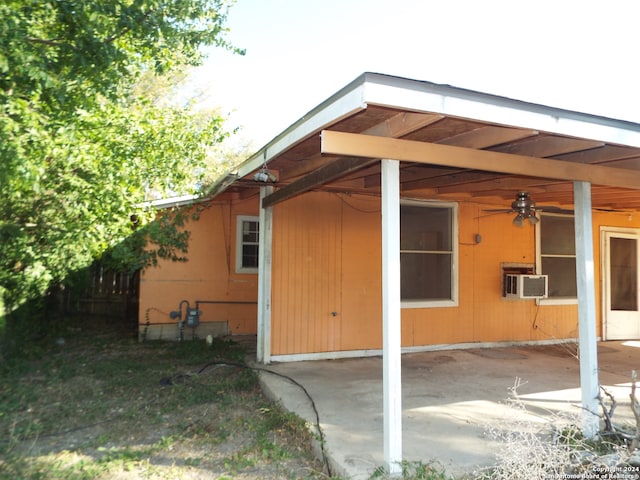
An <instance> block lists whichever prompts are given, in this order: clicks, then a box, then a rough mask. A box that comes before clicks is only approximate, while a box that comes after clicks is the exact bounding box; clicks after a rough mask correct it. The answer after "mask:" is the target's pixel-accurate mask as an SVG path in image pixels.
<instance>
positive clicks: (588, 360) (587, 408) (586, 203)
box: [573, 182, 600, 438]
mask: <svg viewBox="0 0 640 480" xmlns="http://www.w3.org/2000/svg"><path fill="white" fill-rule="evenodd" d="M573 202H574V206H575V236H576V280H577V285H578V335H579V352H580V388H581V390H582V412H583V413H582V433H583V435H584V436H585V438H594V437H595V436H596V435H597V433H598V430H599V417H598V405H599V403H598V395H599V393H600V384H599V380H598V343H597V337H596V300H595V280H594V268H595V267H594V263H593V226H592V222H591V184H590V183H589V182H573Z"/></svg>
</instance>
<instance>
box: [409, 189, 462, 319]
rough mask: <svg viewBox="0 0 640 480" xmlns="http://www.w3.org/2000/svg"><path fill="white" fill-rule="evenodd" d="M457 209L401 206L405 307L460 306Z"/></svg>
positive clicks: (413, 203)
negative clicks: (457, 270) (457, 265)
mask: <svg viewBox="0 0 640 480" xmlns="http://www.w3.org/2000/svg"><path fill="white" fill-rule="evenodd" d="M456 264H457V208H456V206H455V205H453V204H442V203H427V202H417V201H405V202H403V203H402V205H401V206H400V294H401V299H402V305H403V307H409V308H417V307H435V306H449V305H456V304H457V277H456V269H455V266H456Z"/></svg>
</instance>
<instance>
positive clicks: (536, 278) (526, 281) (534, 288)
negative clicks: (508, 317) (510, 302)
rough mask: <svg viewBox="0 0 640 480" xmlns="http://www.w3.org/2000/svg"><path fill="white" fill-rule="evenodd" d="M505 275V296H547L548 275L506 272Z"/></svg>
mask: <svg viewBox="0 0 640 480" xmlns="http://www.w3.org/2000/svg"><path fill="white" fill-rule="evenodd" d="M505 277H506V278H505V294H506V297H507V298H547V296H548V295H549V278H548V277H549V276H548V275H512V274H507V275H506V276H505Z"/></svg>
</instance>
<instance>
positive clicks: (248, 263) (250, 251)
mask: <svg viewBox="0 0 640 480" xmlns="http://www.w3.org/2000/svg"><path fill="white" fill-rule="evenodd" d="M236 241H237V244H236V252H237V253H236V272H238V273H256V272H257V271H258V247H259V244H260V222H259V221H258V218H257V217H246V216H239V217H238V235H237V240H236Z"/></svg>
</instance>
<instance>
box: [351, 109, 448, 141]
mask: <svg viewBox="0 0 640 480" xmlns="http://www.w3.org/2000/svg"><path fill="white" fill-rule="evenodd" d="M443 118H444V115H434V114H430V113H414V112H403V113H398V114H397V115H394V116H393V117H391V118H388V119H386V120H385V121H384V122H380V123H379V124H377V125H374V126H373V127H371V128H368V129H367V130H365V131H364V132H362V134H363V135H377V136H379V137H391V138H400V137H404V136H405V135H409V134H410V133H412V132H415V131H416V130H420V129H421V128H423V127H426V126H428V125H431V124H432V123H436V122H438V121H440V120H442V119H443Z"/></svg>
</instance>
